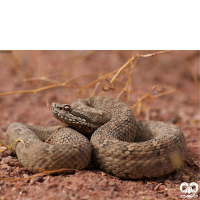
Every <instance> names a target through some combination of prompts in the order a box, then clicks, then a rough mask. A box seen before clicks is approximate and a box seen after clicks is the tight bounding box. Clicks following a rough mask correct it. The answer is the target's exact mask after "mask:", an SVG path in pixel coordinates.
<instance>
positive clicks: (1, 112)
mask: <svg viewBox="0 0 200 200" xmlns="http://www.w3.org/2000/svg"><path fill="white" fill-rule="evenodd" d="M155 52H158V51H12V52H7V53H6V52H1V53H0V94H2V93H8V92H17V91H30V90H35V89H38V88H43V87H45V86H50V85H53V86H52V88H49V89H44V90H41V91H35V93H34V92H29V93H17V94H7V95H6V94H5V95H2V96H0V141H1V142H4V141H5V132H6V130H7V127H8V126H9V124H10V123H12V122H15V121H17V122H22V123H27V124H32V125H41V126H51V125H58V124H61V123H60V122H58V121H57V120H56V119H54V117H53V116H52V115H51V111H50V105H51V103H52V102H59V103H67V104H70V103H72V102H73V101H74V100H75V99H77V98H81V97H87V96H91V95H93V94H94V95H99V94H100V93H101V92H102V87H103V88H104V89H108V87H109V86H110V87H114V88H115V90H113V89H110V90H108V91H104V93H103V94H102V95H103V96H112V97H115V98H116V97H117V96H118V95H119V93H120V89H123V88H124V87H125V84H126V81H127V80H128V77H129V75H130V71H131V70H130V69H128V68H130V67H131V65H127V70H126V69H125V70H124V71H123V72H122V74H120V75H119V76H118V77H117V78H116V81H114V82H113V85H109V82H110V81H111V79H112V78H113V74H112V75H111V76H107V77H103V75H106V74H108V73H110V72H112V71H114V70H116V72H117V69H120V67H122V66H123V65H124V64H125V63H126V62H127V61H128V60H129V59H130V58H131V57H132V56H135V55H147V54H149V53H155ZM199 57H200V53H199V51H171V52H165V53H161V54H158V55H155V56H149V57H148V56H146V57H140V58H139V60H137V58H135V59H134V60H133V61H132V62H131V63H130V64H132V65H134V64H135V66H134V68H133V71H132V75H131V76H130V77H132V79H131V88H127V89H126V91H130V92H131V93H128V92H126V91H125V92H124V93H122V95H121V96H120V98H121V99H122V100H124V101H125V102H127V103H128V104H129V105H130V106H132V105H134V104H135V103H136V102H137V101H138V100H139V98H141V97H142V96H144V95H145V94H147V93H148V92H150V91H151V90H152V88H153V87H154V86H158V88H157V90H155V91H154V92H153V93H152V94H151V95H152V96H153V97H155V95H158V94H162V92H167V91H172V90H175V89H181V90H178V91H175V92H172V93H169V94H165V95H163V96H160V97H157V98H153V99H152V101H151V102H150V100H151V98H150V97H149V98H147V99H145V100H144V102H142V103H140V104H138V106H137V107H134V108H133V111H134V113H135V115H136V119H137V120H159V121H164V122H169V123H174V124H176V125H177V126H178V127H180V128H181V130H182V131H183V133H184V135H185V138H186V141H187V162H185V168H184V169H183V170H181V171H178V172H173V173H171V174H169V175H166V176H163V177H159V178H152V179H147V178H145V179H142V180H126V179H119V178H117V177H114V176H111V175H109V174H106V173H104V172H102V171H99V170H95V169H92V170H91V169H86V170H83V171H77V172H75V174H69V175H46V176H36V177H33V178H28V177H29V176H31V175H33V174H30V173H29V172H28V171H27V170H26V168H23V167H22V166H20V163H19V162H18V159H17V157H16V156H15V155H13V154H12V152H11V151H10V150H6V151H2V152H1V153H0V199H1V200H16V199H17V200H31V199H49V200H51V199H59V200H60V199H61V200H62V199H66V200H70V199H72V200H74V199H83V200H86V199H99V200H100V199H101V200H104V199H123V200H128V199H147V200H148V199H168V200H170V199H181V197H180V195H182V193H181V191H180V184H181V183H182V182H187V183H191V182H196V183H198V185H199V188H200V174H199V167H198V166H199V165H200V161H199V147H200V144H199V123H200V112H199V92H198V87H199V85H198V81H199V79H200V74H199V64H200V61H199ZM135 61H137V63H134V62H135ZM116 72H115V73H116ZM86 74H89V75H86ZM73 77H75V78H74V79H72V78H73ZM102 77H103V78H102ZM101 78H102V79H101ZM105 78H106V79H108V80H109V81H105ZM195 78H196V79H195ZM97 79H99V80H100V81H99V83H97V82H96V83H95V84H93V85H91V86H90V85H89V86H88V87H84V86H87V85H88V84H90V83H92V82H93V81H94V80H97ZM67 80H68V82H66V81H67ZM64 82H65V85H59V84H60V83H64ZM105 84H106V86H105ZM129 89H130V90H129ZM129 94H130V96H129ZM148 103H149V105H148V106H147V107H146V108H145V107H144V106H145V105H147V104H148ZM0 147H1V146H0ZM1 148H2V149H3V147H1ZM19 178H21V179H20V180H17V181H12V179H19ZM197 195H198V196H200V191H198V192H197Z"/></svg>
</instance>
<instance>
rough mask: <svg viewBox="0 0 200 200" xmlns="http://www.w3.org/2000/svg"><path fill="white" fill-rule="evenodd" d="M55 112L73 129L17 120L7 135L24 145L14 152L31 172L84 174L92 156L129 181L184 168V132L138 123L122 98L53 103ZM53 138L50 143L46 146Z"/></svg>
mask: <svg viewBox="0 0 200 200" xmlns="http://www.w3.org/2000/svg"><path fill="white" fill-rule="evenodd" d="M51 109H52V114H53V115H54V117H55V118H57V119H58V120H60V121H62V122H64V123H65V124H67V125H69V126H70V127H72V128H73V129H72V128H69V127H66V126H63V127H58V126H54V127H38V126H31V125H26V124H21V123H17V122H14V123H12V124H11V125H10V126H9V127H8V130H7V132H6V143H7V144H8V145H11V144H12V142H14V141H15V140H19V139H20V140H22V141H23V142H24V143H25V145H24V144H23V143H22V142H16V143H15V144H14V145H13V147H12V150H13V151H14V152H15V153H16V154H17V157H18V158H19V161H20V162H21V164H22V165H23V166H25V167H28V168H29V170H30V171H31V172H34V173H35V172H38V171H40V169H41V168H43V169H45V170H57V169H62V168H67V169H78V170H81V169H84V168H86V167H87V166H88V165H89V163H90V160H91V154H92V156H93V160H94V162H95V163H96V166H98V167H99V168H100V169H101V170H103V171H105V172H107V173H110V174H113V175H116V176H118V177H122V178H130V179H138V178H143V177H158V176H162V175H165V174H168V173H171V172H173V171H174V170H176V169H180V168H182V167H183V165H184V161H185V152H186V141H185V138H184V135H183V133H182V131H181V130H180V129H179V128H178V127H176V126H174V125H171V124H167V123H163V122H155V121H149V122H147V121H139V122H136V121H135V117H134V115H133V113H132V111H131V110H130V109H129V107H128V105H126V104H125V103H123V102H122V101H120V100H117V99H113V98H107V97H90V98H86V99H79V100H77V101H75V102H74V103H73V104H72V105H71V106H70V105H67V104H56V103H53V104H52V108H51ZM77 131H78V132H77ZM79 132H80V133H82V134H84V135H85V136H86V137H87V138H89V139H90V141H89V140H88V139H87V138H86V137H85V136H83V135H82V134H80V133H79ZM53 133H54V134H53ZM52 134H53V136H52V137H51V144H48V143H45V142H43V141H44V140H46V139H47V138H48V137H49V136H50V135H52ZM70 172H71V171H69V173H70Z"/></svg>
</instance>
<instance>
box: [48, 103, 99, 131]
mask: <svg viewBox="0 0 200 200" xmlns="http://www.w3.org/2000/svg"><path fill="white" fill-rule="evenodd" d="M51 111H52V114H53V116H54V117H55V118H56V119H58V120H59V121H61V122H63V123H65V124H67V125H69V126H70V127H72V128H74V129H76V130H77V131H80V132H82V133H85V134H89V135H91V134H92V133H93V132H94V131H95V130H96V129H97V128H98V127H99V125H95V124H93V123H92V121H91V120H90V118H89V117H87V115H84V114H83V113H82V112H81V111H80V109H77V108H74V107H72V106H70V105H68V104H58V103H52V105H51Z"/></svg>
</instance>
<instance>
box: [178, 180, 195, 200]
mask: <svg viewBox="0 0 200 200" xmlns="http://www.w3.org/2000/svg"><path fill="white" fill-rule="evenodd" d="M180 190H181V192H182V193H185V195H184V194H182V195H181V198H188V199H193V198H197V197H198V195H196V193H197V192H198V184H197V183H195V182H192V183H190V184H188V183H186V182H183V183H181V185H180Z"/></svg>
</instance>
